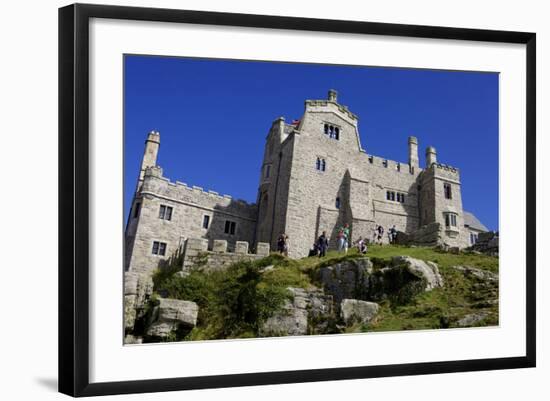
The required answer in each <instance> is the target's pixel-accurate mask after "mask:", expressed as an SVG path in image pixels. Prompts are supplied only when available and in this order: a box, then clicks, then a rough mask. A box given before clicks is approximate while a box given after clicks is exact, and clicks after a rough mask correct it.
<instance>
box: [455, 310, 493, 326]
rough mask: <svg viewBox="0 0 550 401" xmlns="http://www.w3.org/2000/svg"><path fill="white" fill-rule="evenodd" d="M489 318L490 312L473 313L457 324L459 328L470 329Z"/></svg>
mask: <svg viewBox="0 0 550 401" xmlns="http://www.w3.org/2000/svg"><path fill="white" fill-rule="evenodd" d="M487 316H489V313H488V312H478V313H471V314H469V315H466V316H464V317H463V318H462V319H460V320H459V321H458V322H457V323H456V324H457V325H458V326H459V327H468V326H472V325H474V324H476V323H478V322H481V321H482V320H483V319H485V318H486V317H487Z"/></svg>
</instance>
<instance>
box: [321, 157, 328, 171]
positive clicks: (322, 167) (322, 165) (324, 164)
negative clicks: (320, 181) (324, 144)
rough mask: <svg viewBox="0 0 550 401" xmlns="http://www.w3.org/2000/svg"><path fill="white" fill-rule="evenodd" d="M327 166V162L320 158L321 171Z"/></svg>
mask: <svg viewBox="0 0 550 401" xmlns="http://www.w3.org/2000/svg"><path fill="white" fill-rule="evenodd" d="M326 167H327V164H326V162H325V159H321V171H325V170H326Z"/></svg>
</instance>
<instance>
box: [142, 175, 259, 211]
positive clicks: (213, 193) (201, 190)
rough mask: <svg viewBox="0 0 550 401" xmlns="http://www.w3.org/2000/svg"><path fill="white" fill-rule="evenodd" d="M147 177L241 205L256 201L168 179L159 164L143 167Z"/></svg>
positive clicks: (176, 187) (179, 188)
mask: <svg viewBox="0 0 550 401" xmlns="http://www.w3.org/2000/svg"><path fill="white" fill-rule="evenodd" d="M147 178H153V179H158V180H161V181H163V182H165V183H166V184H168V185H169V186H171V187H174V189H175V190H181V191H189V192H191V193H194V194H201V195H205V196H208V197H211V198H213V199H216V200H221V201H223V200H225V201H231V202H233V203H239V204H242V205H243V206H251V207H255V206H256V203H249V202H247V201H245V200H243V199H233V197H232V196H231V195H227V194H220V193H219V192H216V191H213V190H206V189H204V188H203V187H200V186H197V185H192V186H189V185H188V184H187V183H185V182H181V181H177V180H176V181H175V182H174V181H170V179H169V178H167V177H164V176H163V170H162V168H161V167H160V166H152V167H147V168H146V169H145V174H144V179H145V180H147ZM147 188H148V187H147V185H146V184H145V183H144V186H143V190H144V191H147Z"/></svg>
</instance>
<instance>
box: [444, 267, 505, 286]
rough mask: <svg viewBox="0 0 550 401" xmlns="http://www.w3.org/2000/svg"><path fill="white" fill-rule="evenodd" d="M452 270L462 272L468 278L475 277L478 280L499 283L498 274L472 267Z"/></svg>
mask: <svg viewBox="0 0 550 401" xmlns="http://www.w3.org/2000/svg"><path fill="white" fill-rule="evenodd" d="M452 268H453V269H455V270H458V271H460V272H462V273H463V274H464V276H466V277H475V278H476V279H478V280H482V281H487V282H490V283H498V274H496V273H493V272H490V271H489V270H483V269H479V268H477V267H470V266H452Z"/></svg>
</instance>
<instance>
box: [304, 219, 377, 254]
mask: <svg viewBox="0 0 550 401" xmlns="http://www.w3.org/2000/svg"><path fill="white" fill-rule="evenodd" d="M328 240H329V239H328V236H327V232H326V231H323V232H322V234H321V235H320V236H319V238H317V241H315V243H314V244H313V247H312V248H311V250H310V251H309V256H319V257H320V258H322V257H323V256H325V255H326V253H327V250H328ZM336 240H337V247H338V252H344V253H348V249H349V246H350V229H349V224H344V225H343V226H341V227H340V228H339V229H338V232H337V234H336ZM355 245H356V246H357V249H358V251H359V252H360V253H367V241H366V240H364V239H363V238H362V237H359V240H357V242H356V243H355Z"/></svg>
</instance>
